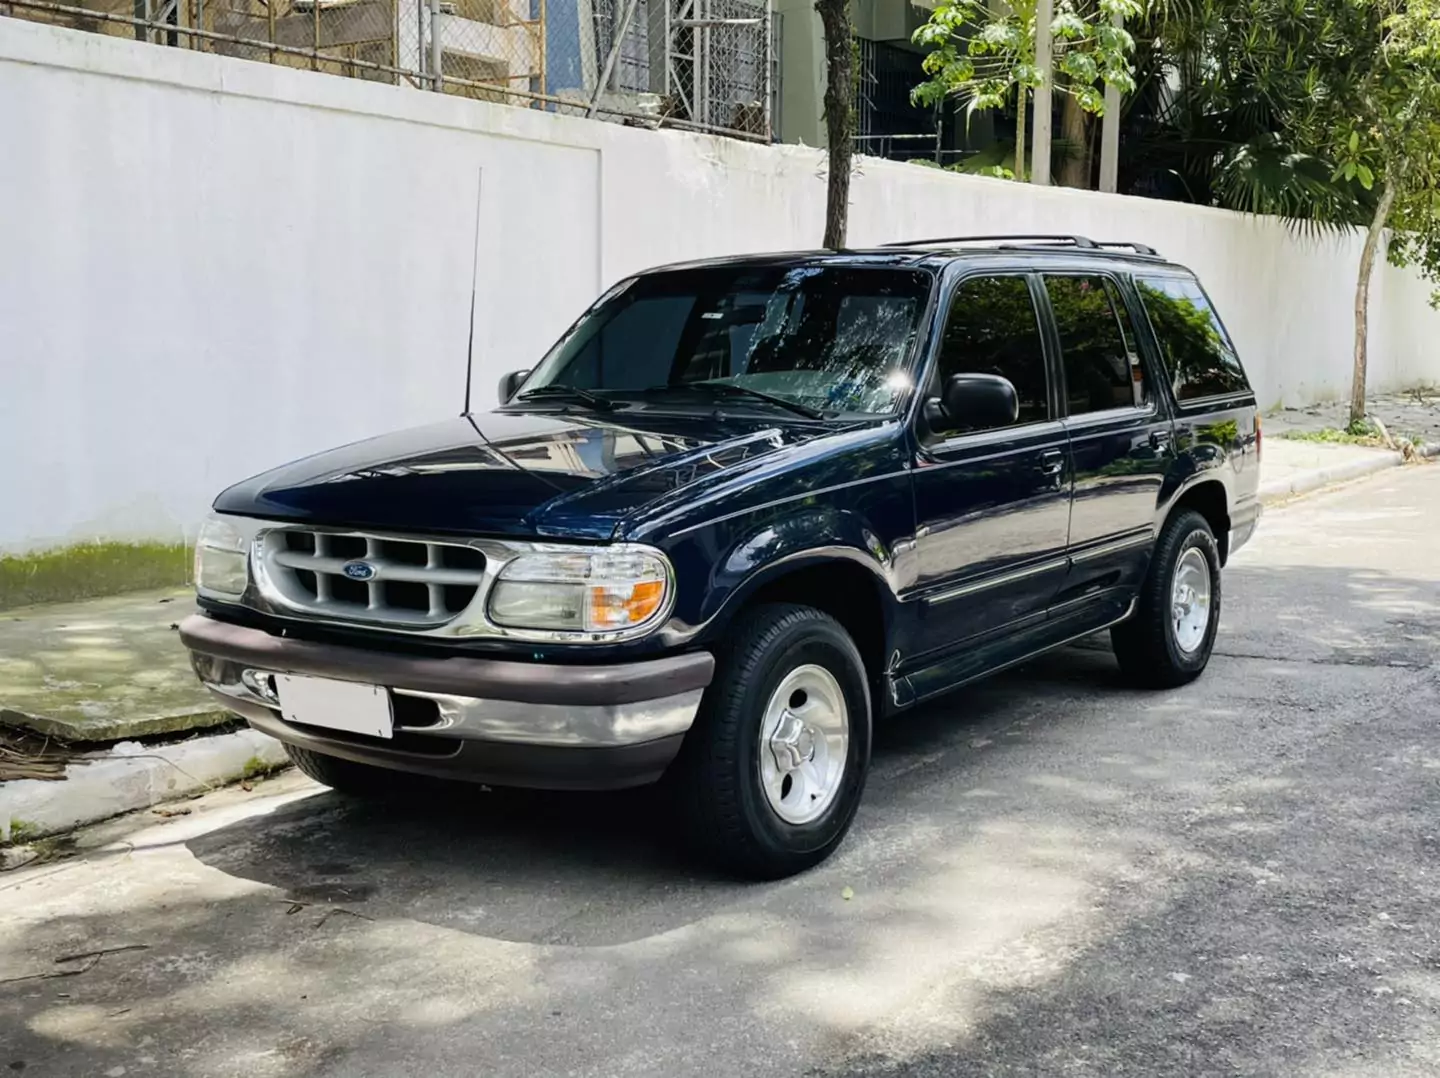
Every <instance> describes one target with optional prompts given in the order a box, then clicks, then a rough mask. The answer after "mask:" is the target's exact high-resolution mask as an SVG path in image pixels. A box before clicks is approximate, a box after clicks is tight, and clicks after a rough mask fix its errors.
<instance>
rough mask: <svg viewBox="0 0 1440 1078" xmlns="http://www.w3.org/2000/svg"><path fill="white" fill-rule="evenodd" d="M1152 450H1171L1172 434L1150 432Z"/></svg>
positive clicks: (1159, 431) (1167, 432)
mask: <svg viewBox="0 0 1440 1078" xmlns="http://www.w3.org/2000/svg"><path fill="white" fill-rule="evenodd" d="M1150 448H1151V449H1154V450H1162V449H1169V448H1170V432H1169V431H1168V430H1156V431H1151V432H1150Z"/></svg>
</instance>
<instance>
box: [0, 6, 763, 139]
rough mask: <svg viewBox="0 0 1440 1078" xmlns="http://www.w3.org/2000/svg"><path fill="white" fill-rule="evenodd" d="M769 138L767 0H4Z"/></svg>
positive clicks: (256, 56)
mask: <svg viewBox="0 0 1440 1078" xmlns="http://www.w3.org/2000/svg"><path fill="white" fill-rule="evenodd" d="M5 15H9V16H14V17H17V18H23V19H29V20H32V21H36V22H45V23H53V24H56V25H59V26H67V27H70V28H72V29H78V30H87V31H90V32H92V33H99V34H110V35H112V36H117V37H128V38H134V39H135V40H137V41H147V42H150V43H152V44H156V45H164V46H170V47H174V48H184V49H193V50H196V51H201V52H211V53H216V54H218V55H222V56H235V57H241V58H244V59H249V60H260V61H263V62H266V63H271V64H280V65H283V66H286V67H298V68H305V69H308V70H311V71H324V72H328V73H330V74H333V75H344V76H347V77H350V78H359V79H366V80H369V81H372V82H386V83H391V84H393V85H397V86H402V87H409V88H412V89H419V90H429V91H435V92H441V93H449V94H459V95H462V96H465V97H472V98H478V99H480V100H485V101H493V102H498V103H501V104H507V105H515V106H520V107H526V108H534V109H542V110H546V111H551V112H561V113H567V114H571V115H580V116H598V117H604V118H607V119H618V120H622V121H626V122H631V123H638V124H644V125H647V126H674V127H682V128H690V129H696V130H703V131H711V132H716V133H719V134H727V135H733V136H737V137H741V138H747V139H753V140H757V141H769V139H770V135H771V131H772V130H773V124H772V116H771V113H772V101H773V97H774V94H773V92H772V86H771V82H772V77H773V59H774V58H773V55H772V45H773V38H772V32H771V30H772V28H771V14H770V9H769V4H768V2H767V0H68V2H57V0H0V16H5Z"/></svg>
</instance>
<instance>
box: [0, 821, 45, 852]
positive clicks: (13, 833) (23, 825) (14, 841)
mask: <svg viewBox="0 0 1440 1078" xmlns="http://www.w3.org/2000/svg"><path fill="white" fill-rule="evenodd" d="M37 830H38V828H37V827H36V826H35V825H34V824H33V823H31V822H30V821H29V820H22V819H20V818H18V817H12V818H11V820H10V836H9V838H7V839H4V840H3V841H0V846H24V845H26V844H27V843H30V842H34V841H35V832H36V831H37Z"/></svg>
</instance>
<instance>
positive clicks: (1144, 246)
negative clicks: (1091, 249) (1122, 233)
mask: <svg viewBox="0 0 1440 1078" xmlns="http://www.w3.org/2000/svg"><path fill="white" fill-rule="evenodd" d="M1100 246H1101V247H1128V248H1130V250H1132V251H1134V252H1135V253H1136V254H1137V255H1152V256H1155V255H1157V252H1156V250H1155V248H1153V247H1151V246H1150V245H1149V244H1148V243H1134V242H1132V241H1130V240H1112V241H1110V242H1109V243H1101V244H1100Z"/></svg>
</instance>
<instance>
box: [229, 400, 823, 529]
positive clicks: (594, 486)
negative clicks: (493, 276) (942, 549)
mask: <svg viewBox="0 0 1440 1078" xmlns="http://www.w3.org/2000/svg"><path fill="white" fill-rule="evenodd" d="M823 433H824V428H818V427H813V426H812V427H805V426H796V425H793V424H789V425H784V426H776V425H775V424H774V421H773V420H770V419H768V418H767V419H760V418H743V419H742V418H738V417H737V418H734V419H730V418H725V419H717V418H715V417H714V416H713V415H711V414H706V415H697V416H675V415H663V416H660V415H648V416H647V415H645V414H643V413H639V414H636V415H634V416H631V415H626V416H624V417H623V420H622V419H621V418H620V417H619V416H605V417H602V416H596V415H589V414H587V415H583V416H577V415H569V414H567V415H557V414H555V413H552V412H546V413H536V412H509V411H506V412H491V413H488V414H484V415H477V416H465V417H460V418H456V419H452V420H447V421H445V422H441V423H435V424H432V425H429V426H425V427H417V428H413V429H411V430H404V431H399V432H396V433H394V434H387V435H383V436H381V437H378V438H371V439H368V440H366V441H363V442H357V443H355V444H353V445H349V446H345V447H342V448H339V449H332V450H330V451H329V452H325V453H321V454H319V455H317V456H313V457H307V458H305V459H304V460H300V461H296V462H294V463H292V464H286V465H283V466H282V467H280V468H276V469H275V470H273V471H270V472H266V473H264V474H262V475H258V476H256V477H254V478H252V479H248V480H246V481H244V482H242V483H239V484H237V485H235V486H233V487H231V488H230V489H229V490H227V491H225V492H224V493H223V494H221V495H220V497H219V498H218V499H216V502H215V508H216V509H217V510H218V511H220V512H222V513H235V514H239V515H243V516H254V517H261V518H264V519H270V520H286V521H296V522H303V523H310V524H324V525H331V526H336V527H353V528H361V529H370V530H377V531H403V532H430V533H434V534H458V535H524V536H532V537H535V536H547V535H548V536H556V537H559V536H573V537H577V538H594V539H603V538H608V537H610V536H611V535H612V534H613V533H614V531H615V528H616V526H617V525H618V524H619V523H620V522H621V521H622V520H624V519H625V517H626V515H627V514H629V513H631V512H633V511H635V510H637V509H639V508H641V507H642V506H644V505H647V504H649V503H651V502H653V501H655V500H656V499H658V498H661V497H663V496H665V495H667V494H670V493H672V492H674V491H676V490H678V489H681V488H683V487H686V486H688V485H690V484H692V483H695V482H698V481H699V480H701V479H703V478H705V477H706V476H709V475H713V474H715V473H716V472H717V471H723V470H725V469H728V468H732V467H735V466H737V465H740V464H742V463H744V462H746V461H752V460H755V459H756V458H758V457H761V456H765V455H768V454H771V453H774V452H776V451H778V450H780V449H782V448H783V447H784V446H786V445H788V444H794V443H796V442H799V441H803V440H805V439H807V438H811V437H814V436H816V435H818V434H823Z"/></svg>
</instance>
